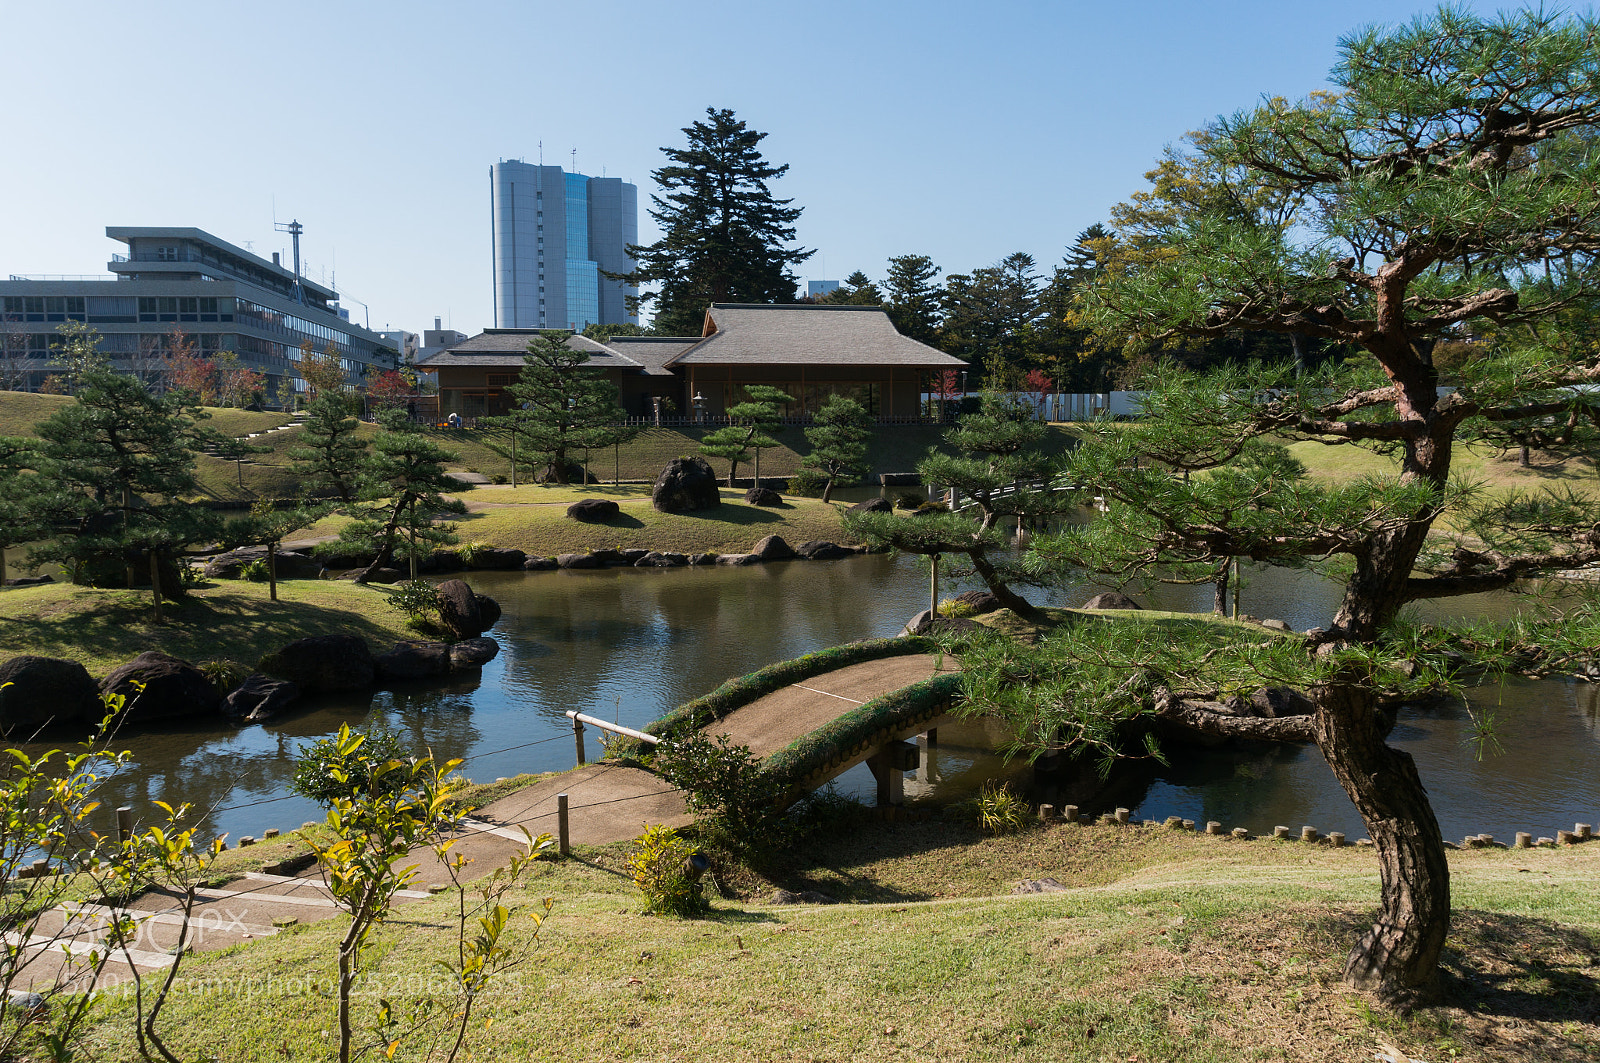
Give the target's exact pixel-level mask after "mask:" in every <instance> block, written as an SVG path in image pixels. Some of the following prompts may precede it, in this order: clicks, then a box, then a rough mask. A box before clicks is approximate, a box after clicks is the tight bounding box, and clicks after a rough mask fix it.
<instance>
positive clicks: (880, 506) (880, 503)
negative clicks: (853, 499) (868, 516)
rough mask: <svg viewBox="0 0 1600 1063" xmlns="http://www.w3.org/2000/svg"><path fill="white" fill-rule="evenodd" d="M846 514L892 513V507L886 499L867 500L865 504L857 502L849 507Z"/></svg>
mask: <svg viewBox="0 0 1600 1063" xmlns="http://www.w3.org/2000/svg"><path fill="white" fill-rule="evenodd" d="M846 512H848V513H893V512H894V506H892V505H890V503H889V500H888V499H887V498H869V499H867V500H866V501H865V502H857V503H856V504H855V505H853V506H851V507H850V508H849V509H848V510H846Z"/></svg>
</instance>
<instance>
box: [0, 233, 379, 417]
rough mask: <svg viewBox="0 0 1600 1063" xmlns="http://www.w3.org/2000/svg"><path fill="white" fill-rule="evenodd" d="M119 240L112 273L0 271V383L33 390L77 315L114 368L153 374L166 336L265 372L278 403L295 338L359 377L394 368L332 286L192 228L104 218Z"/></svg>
mask: <svg viewBox="0 0 1600 1063" xmlns="http://www.w3.org/2000/svg"><path fill="white" fill-rule="evenodd" d="M106 235H107V236H109V237H110V238H111V239H113V240H118V241H120V242H122V243H123V244H126V245H127V252H126V253H125V254H117V255H114V256H112V259H111V262H110V263H109V264H108V267H107V268H108V269H110V271H111V274H112V276H110V277H98V276H77V277H54V276H52V277H38V276H29V275H19V274H15V273H14V274H11V275H10V279H9V280H6V281H0V366H3V367H5V368H6V369H7V370H11V371H14V372H10V373H9V374H8V375H9V376H10V377H11V379H9V380H7V381H5V384H6V385H7V386H9V387H10V388H12V389H14V390H35V389H37V388H38V387H39V386H40V384H41V383H42V382H43V381H44V380H45V378H47V377H48V376H50V375H51V374H52V373H55V372H58V371H59V370H60V369H61V366H60V365H59V364H58V363H57V361H56V355H57V345H58V344H59V342H60V340H61V336H60V334H59V333H58V332H57V331H56V329H57V326H58V325H60V324H62V323H64V322H68V321H81V322H83V323H85V324H87V325H89V326H91V327H93V328H94V329H96V330H98V331H99V333H100V349H101V351H102V352H104V353H105V354H107V355H109V356H110V357H111V359H112V364H113V365H114V366H117V367H118V368H122V369H127V370H129V371H136V372H139V373H140V374H141V375H144V376H147V377H150V378H152V379H153V378H155V377H156V376H158V375H159V373H160V365H161V363H162V361H163V360H164V359H165V358H166V357H167V355H168V354H169V353H170V352H171V351H172V349H173V347H174V346H175V345H176V344H179V343H184V344H188V345H192V347H193V350H194V351H195V352H196V353H199V354H202V355H213V354H216V353H218V352H221V351H231V352H232V353H233V354H234V355H236V356H237V357H238V359H239V362H240V363H241V364H242V365H244V366H247V367H249V368H251V369H255V370H257V371H259V372H261V373H263V374H265V376H266V378H267V394H268V396H269V397H270V398H273V399H275V400H276V401H279V402H284V403H288V402H290V401H291V400H292V397H293V396H294V394H295V393H297V392H303V391H304V390H305V381H303V380H301V379H300V375H299V373H298V372H297V371H296V369H295V365H296V363H297V362H299V360H300V351H301V346H302V344H304V343H307V342H309V343H310V344H311V346H312V347H313V348H315V349H316V350H317V351H319V352H321V351H325V350H327V349H329V348H330V347H331V348H332V349H333V350H334V351H335V352H337V353H338V355H339V360H340V362H341V364H342V365H343V366H344V368H345V371H346V372H347V373H348V374H349V377H348V378H349V381H350V383H351V384H353V385H359V384H360V383H361V382H362V380H363V379H364V378H365V377H366V375H367V374H368V373H369V372H379V371H382V370H384V369H394V368H396V367H397V358H398V352H397V351H396V350H395V349H394V348H393V346H392V344H391V343H390V342H389V341H388V340H386V339H385V338H384V337H383V336H381V335H379V334H378V333H376V332H372V331H369V330H367V329H364V328H361V327H360V326H358V325H352V324H351V323H350V322H348V321H346V320H344V319H343V318H342V317H341V316H340V314H339V306H338V301H339V293H338V292H336V291H334V290H333V289H332V288H327V287H324V286H323V285H320V284H317V283H315V282H314V281H310V280H307V279H305V278H304V277H297V276H296V275H295V273H294V271H292V270H289V269H285V268H284V267H283V265H282V264H281V263H280V262H279V261H278V258H279V256H278V255H277V254H274V255H273V256H272V261H270V262H269V261H267V260H266V259H264V258H260V257H258V256H257V255H254V254H252V253H250V252H249V251H246V250H244V249H243V248H239V247H235V246H234V245H233V244H230V243H228V242H227V241H225V240H219V239H217V238H216V237H215V236H212V235H211V234H210V233H207V232H204V231H202V230H200V229H190V228H168V227H161V226H157V227H141V226H116V225H114V226H107V227H106Z"/></svg>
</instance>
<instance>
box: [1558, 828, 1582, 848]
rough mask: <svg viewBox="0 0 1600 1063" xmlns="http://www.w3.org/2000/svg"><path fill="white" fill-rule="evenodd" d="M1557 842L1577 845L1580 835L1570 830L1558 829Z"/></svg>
mask: <svg viewBox="0 0 1600 1063" xmlns="http://www.w3.org/2000/svg"><path fill="white" fill-rule="evenodd" d="M1556 844H1557V845H1577V844H1578V836H1577V835H1576V834H1574V833H1573V832H1572V831H1570V830H1558V831H1556Z"/></svg>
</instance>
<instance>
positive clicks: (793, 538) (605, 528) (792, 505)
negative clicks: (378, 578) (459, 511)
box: [305, 485, 845, 557]
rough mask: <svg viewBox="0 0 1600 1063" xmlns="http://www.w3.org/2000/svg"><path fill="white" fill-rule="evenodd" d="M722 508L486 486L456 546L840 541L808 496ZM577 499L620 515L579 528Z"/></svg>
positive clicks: (696, 548)
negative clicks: (675, 509) (614, 507)
mask: <svg viewBox="0 0 1600 1063" xmlns="http://www.w3.org/2000/svg"><path fill="white" fill-rule="evenodd" d="M721 495H722V505H721V506H720V507H718V508H717V509H714V510H708V511H705V512H701V513H657V512H656V511H655V509H654V508H653V507H652V506H651V505H650V492H649V489H648V488H646V487H643V486H639V485H632V486H630V485H623V486H622V487H621V488H612V487H606V486H602V487H526V488H524V487H518V488H516V489H512V488H509V487H507V488H500V487H486V488H480V489H478V490H476V491H472V492H469V493H467V494H464V495H462V496H461V497H462V501H464V502H466V504H467V509H468V511H469V512H468V513H467V515H466V516H464V517H462V518H460V520H459V522H458V526H457V529H456V535H457V536H458V537H459V538H460V540H461V542H463V543H468V542H480V543H488V544H491V545H493V546H500V547H507V548H515V549H518V550H523V551H526V552H527V553H528V554H529V556H532V557H549V556H553V555H555V554H563V553H582V552H584V551H586V550H592V549H600V548H603V547H618V548H620V549H631V548H634V547H641V548H647V549H658V550H675V551H678V552H680V553H704V552H707V551H713V552H716V553H721V554H737V553H745V552H747V551H749V549H750V548H751V547H753V546H755V544H756V543H757V542H758V541H759V540H760V539H762V538H764V537H765V536H768V535H781V536H783V538H784V539H785V540H786V541H788V543H789V545H790V546H796V545H798V544H800V543H803V542H807V541H808V540H812V539H828V540H831V541H833V542H839V541H841V540H843V539H844V528H843V525H842V523H841V519H840V516H839V514H840V513H842V512H843V510H844V509H845V506H844V505H843V504H841V503H837V502H832V503H829V504H828V505H823V504H822V503H821V502H820V501H818V500H817V499H814V498H787V497H786V498H785V499H784V504H783V505H782V506H781V507H777V508H772V509H768V508H766V507H763V506H752V505H747V504H746V503H745V501H744V492H743V491H738V490H733V489H730V488H722V489H721ZM579 498H610V499H613V500H615V501H616V502H617V503H618V505H619V506H621V509H622V512H621V514H620V515H619V516H618V517H617V518H616V519H614V520H612V521H611V522H609V523H607V524H584V523H582V522H580V521H575V520H571V519H569V518H568V517H567V515H566V507H567V505H568V504H569V503H571V502H574V501H576V500H578V499H579ZM345 519H346V518H343V517H330V518H328V519H326V520H322V521H319V522H317V523H316V524H314V525H312V526H311V527H310V528H309V529H307V530H306V533H305V534H306V536H308V537H315V536H323V535H336V534H337V533H338V530H339V527H340V526H341V525H342V524H343V523H344V521H345Z"/></svg>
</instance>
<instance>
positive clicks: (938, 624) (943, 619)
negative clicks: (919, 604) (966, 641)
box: [900, 609, 983, 635]
mask: <svg viewBox="0 0 1600 1063" xmlns="http://www.w3.org/2000/svg"><path fill="white" fill-rule="evenodd" d="M982 627H983V625H982V624H980V623H978V622H977V621H976V620H968V619H967V618H966V617H948V616H934V615H933V614H932V613H930V612H929V611H928V610H926V609H924V610H923V611H922V612H920V613H918V614H917V615H916V616H914V617H912V618H911V620H910V622H909V623H907V624H906V626H905V628H904V629H903V630H902V631H901V632H900V633H901V634H902V635H934V634H939V635H947V634H952V633H955V632H961V631H977V630H979V629H981V628H982Z"/></svg>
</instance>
